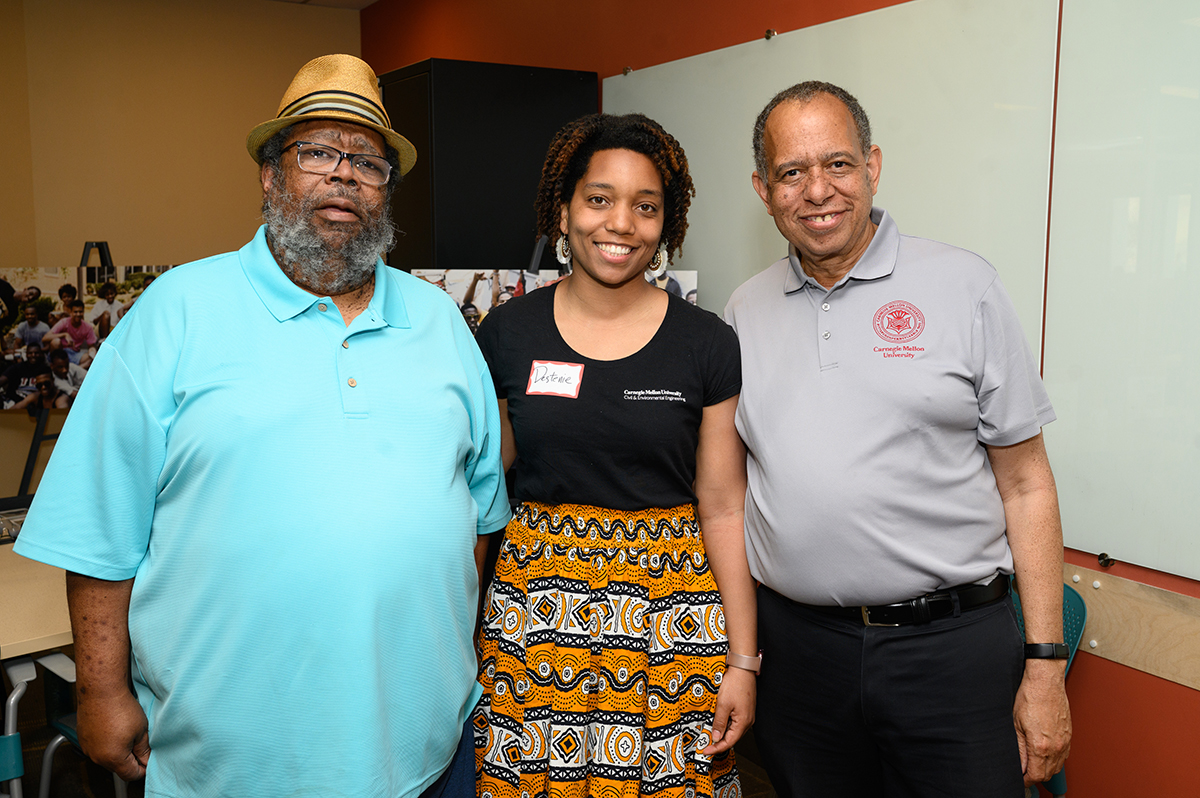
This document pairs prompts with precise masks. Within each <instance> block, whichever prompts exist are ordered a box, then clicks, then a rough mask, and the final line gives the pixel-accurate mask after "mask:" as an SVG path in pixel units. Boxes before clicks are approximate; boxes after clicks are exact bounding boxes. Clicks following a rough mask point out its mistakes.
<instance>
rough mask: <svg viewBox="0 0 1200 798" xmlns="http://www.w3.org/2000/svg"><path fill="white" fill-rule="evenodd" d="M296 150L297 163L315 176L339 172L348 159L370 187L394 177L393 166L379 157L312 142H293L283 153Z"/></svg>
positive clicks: (356, 173)
mask: <svg viewBox="0 0 1200 798" xmlns="http://www.w3.org/2000/svg"><path fill="white" fill-rule="evenodd" d="M292 147H295V148H296V163H297V165H299V167H300V168H301V169H303V170H304V171H305V172H311V173H312V174H315V175H328V174H332V173H333V172H335V171H337V168H338V167H339V166H341V165H342V160H343V159H347V160H349V161H350V165H351V166H352V167H354V175H355V177H357V178H358V179H359V180H360V181H361V182H363V183H364V184H366V185H368V186H382V185H383V184H384V183H386V182H387V181H388V178H389V177H391V175H392V165H391V164H390V163H388V162H387V160H386V159H384V158H380V157H379V156H378V155H367V154H366V153H363V152H342V151H341V150H339V149H338V148H336V147H331V146H329V145H328V144H317V143H316V142H312V141H293V142H292V143H291V144H289V145H287V146H286V147H284V148H283V149H282V150H281V152H287V151H288V150H290V149H291V148H292Z"/></svg>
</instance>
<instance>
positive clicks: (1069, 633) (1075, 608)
mask: <svg viewBox="0 0 1200 798" xmlns="http://www.w3.org/2000/svg"><path fill="white" fill-rule="evenodd" d="M1009 592H1010V594H1011V595H1012V600H1013V606H1014V607H1016V608H1017V626H1019V627H1020V628H1021V637H1024V636H1025V616H1024V615H1022V614H1021V597H1020V596H1018V595H1017V592H1016V591H1015V590H1010V591H1009ZM1062 614H1063V642H1064V643H1066V644H1067V647H1068V648H1070V649H1071V656H1070V657H1068V658H1067V670H1070V669H1071V663H1072V662H1074V661H1075V651H1076V650H1077V649H1078V648H1079V641H1080V640H1082V639H1083V627H1084V624H1086V623H1087V605H1086V604H1084V603H1083V597H1082V596H1080V595H1079V592H1078V591H1077V590H1075V588H1073V587H1071V586H1070V585H1063V603H1062ZM1066 772H1067V771H1066V768H1065V767H1064V768H1063V769H1062V770H1060V771H1058V773H1055V774H1054V775H1053V776H1052V777H1051V778H1050V780H1049V781H1047V782H1043V786H1044V787H1045V788H1046V789H1047V790H1049V792H1050V794H1051V795H1053V796H1055V798H1060V797H1061V796H1063V795H1066V794H1067V776H1066ZM1030 790H1032V791H1033V793H1032V794H1033V795H1034V796H1036V794H1037V788H1036V787H1031V788H1030Z"/></svg>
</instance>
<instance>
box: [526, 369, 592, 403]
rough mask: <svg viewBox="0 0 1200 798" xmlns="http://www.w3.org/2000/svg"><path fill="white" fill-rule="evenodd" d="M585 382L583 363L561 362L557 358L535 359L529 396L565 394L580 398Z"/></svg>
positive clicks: (568, 396)
mask: <svg viewBox="0 0 1200 798" xmlns="http://www.w3.org/2000/svg"><path fill="white" fill-rule="evenodd" d="M582 382H583V364H582V363H559V362H558V361H555V360H535V361H533V366H532V367H531V368H530V369H529V387H527V388H526V389H525V393H526V394H527V395H528V396H565V397H566V398H568V399H578V398H579V385H580V383H582Z"/></svg>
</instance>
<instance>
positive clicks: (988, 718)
mask: <svg viewBox="0 0 1200 798" xmlns="http://www.w3.org/2000/svg"><path fill="white" fill-rule="evenodd" d="M754 151H755V160H756V166H757V171H756V172H755V173H754V175H753V176H752V179H753V183H754V188H755V190H756V191H757V192H758V194H759V196H760V197H761V198H762V201H763V204H764V205H765V206H766V208H767V212H768V213H769V214H770V215H771V216H772V217H774V219H775V224H776V226H777V227H778V228H779V231H780V232H781V233H782V234H783V236H784V238H786V239H787V240H788V243H789V244H790V246H789V247H788V256H787V257H786V258H783V259H782V260H780V261H778V262H777V263H775V264H774V265H772V266H771V267H770V268H768V269H767V270H766V271H764V272H762V273H760V274H758V275H757V276H755V277H754V278H752V279H751V280H749V281H748V282H747V283H746V284H744V285H743V286H741V287H740V288H739V289H738V290H737V291H736V292H735V293H734V295H733V297H732V298H731V299H730V301H729V305H728V307H726V309H725V315H726V319H727V320H728V321H729V323H730V324H732V325H733V326H734V328H735V329H736V330H737V332H738V336H739V338H740V339H741V346H742V360H743V364H742V370H743V385H742V398H741V401H740V403H739V405H738V413H737V426H738V431H739V432H740V433H741V435H742V438H743V439H744V440H745V442H746V446H747V448H748V451H749V460H748V470H749V491H748V494H747V499H746V535H747V554H748V555H749V558H750V567H751V570H752V572H753V573H754V576H755V577H756V578H757V579H759V580H760V581H761V582H762V589H761V590H760V593H759V640H760V643H761V645H762V647H763V664H762V673H761V675H760V677H759V686H758V695H759V705H758V719H757V723H756V737H757V739H758V744H759V747H760V749H761V751H762V754H763V757H764V760H765V765H766V768H767V771H768V773H769V775H770V776H771V780H772V782H773V783H774V785H775V788H776V790H777V791H778V792H779V794H780V795H781V796H791V795H800V794H805V795H808V794H812V795H839V796H881V795H889V796H891V795H897V796H901V795H903V796H925V795H934V794H936V795H953V796H966V795H970V796H973V797H977V796H1008V797H1009V798H1011V796H1013V795H1019V794H1020V791H1021V784H1022V780H1024V783H1025V784H1030V783H1034V782H1038V781H1043V780H1045V779H1047V778H1049V777H1050V776H1051V775H1053V774H1054V773H1055V772H1057V770H1058V769H1059V768H1060V767H1061V765H1062V762H1063V760H1064V759H1065V757H1066V753H1067V749H1068V745H1069V741H1070V736H1071V721H1070V712H1069V709H1068V707H1067V698H1066V693H1065V690H1064V683H1063V677H1064V674H1065V664H1066V663H1065V660H1064V659H1061V658H1058V657H1061V656H1062V655H1063V654H1064V651H1065V646H1062V645H1057V646H1055V645H1032V646H1026V647H1025V648H1024V649H1023V648H1022V643H1021V638H1020V633H1019V631H1018V629H1017V627H1016V624H1015V616H1014V613H1013V609H1012V604H1011V601H1010V600H1009V599H1008V597H1007V588H1008V581H1009V575H1010V574H1013V573H1014V572H1015V574H1016V578H1017V581H1018V586H1019V589H1020V592H1021V600H1022V606H1023V608H1024V612H1025V623H1026V630H1027V635H1028V640H1029V642H1030V643H1031V644H1061V643H1062V618H1061V602H1062V531H1061V527H1060V524H1059V517H1058V499H1057V494H1056V491H1055V486H1054V478H1053V475H1052V474H1051V471H1050V465H1049V463H1048V461H1047V458H1046V451H1045V448H1044V446H1043V443H1042V436H1041V427H1042V425H1044V424H1047V423H1049V422H1050V421H1052V420H1054V411H1053V410H1052V408H1051V406H1050V402H1049V399H1048V398H1047V396H1046V392H1045V390H1044V389H1043V387H1042V383H1041V379H1040V378H1039V376H1038V371H1037V364H1036V362H1035V361H1034V359H1033V356H1032V355H1031V353H1030V351H1029V346H1028V344H1027V343H1026V341H1025V337H1024V335H1023V334H1022V331H1021V329H1020V326H1019V324H1018V322H1017V319H1016V314H1015V312H1014V310H1013V307H1012V303H1011V302H1010V300H1009V298H1008V295H1007V294H1006V293H1005V291H1004V288H1003V287H1002V286H1001V285H1000V281H999V279H998V278H997V275H996V272H995V270H994V269H993V268H992V267H991V266H990V265H988V263H987V262H985V261H984V260H982V259H981V258H979V257H978V256H976V255H974V254H972V253H970V252H966V251H964V250H960V249H956V248H954V247H950V246H947V245H945V244H940V243H937V242H934V241H928V240H925V239H919V238H911V237H907V236H902V235H901V234H900V232H899V230H898V229H897V227H896V223H895V222H894V221H893V220H892V219H891V217H889V216H888V214H887V212H886V211H884V210H883V209H881V208H873V207H872V206H871V201H872V197H873V196H874V194H875V190H876V188H877V187H878V184H879V175H880V171H881V167H882V154H881V152H880V149H879V148H878V147H876V146H873V145H872V144H871V141H870V126H869V123H868V121H867V116H866V114H865V113H864V112H863V110H862V108H861V107H860V106H859V104H858V102H857V101H856V100H855V99H854V98H853V97H852V96H850V95H849V94H848V93H846V92H845V91H844V90H842V89H840V88H838V87H836V86H832V85H830V84H827V83H819V82H815V81H811V82H808V83H802V84H799V85H797V86H793V87H791V88H790V89H787V90H785V91H783V92H781V93H780V94H779V95H777V96H776V97H775V98H774V99H773V100H772V101H771V102H770V104H768V105H767V107H766V108H765V109H764V110H763V112H762V114H761V115H760V116H759V118H758V121H757V123H756V125H755V129H754ZM1022 775H1023V777H1024V778H1023V779H1022Z"/></svg>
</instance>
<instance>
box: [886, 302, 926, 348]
mask: <svg viewBox="0 0 1200 798" xmlns="http://www.w3.org/2000/svg"><path fill="white" fill-rule="evenodd" d="M873 326H874V327H875V334H876V335H878V336H879V337H880V338H882V339H883V340H885V341H891V342H892V343H894V344H903V343H907V342H909V341H911V340H913V339H914V338H916V337H917V336H918V335H920V334H921V332H922V331H923V330H924V329H925V316H924V315H923V314H922V313H921V311H919V310H917V306H916V305H913V304H911V303H909V302H905V301H904V300H903V299H897V300H896V301H894V302H889V303H887V304H886V305H884V306H883V307H881V308H880V309H879V310H877V311H875V320H874V322H873Z"/></svg>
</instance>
